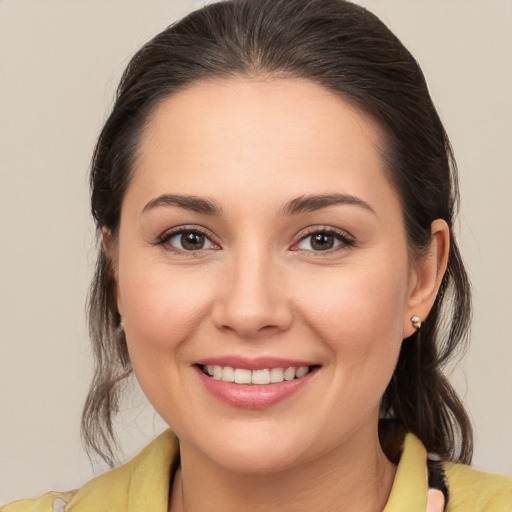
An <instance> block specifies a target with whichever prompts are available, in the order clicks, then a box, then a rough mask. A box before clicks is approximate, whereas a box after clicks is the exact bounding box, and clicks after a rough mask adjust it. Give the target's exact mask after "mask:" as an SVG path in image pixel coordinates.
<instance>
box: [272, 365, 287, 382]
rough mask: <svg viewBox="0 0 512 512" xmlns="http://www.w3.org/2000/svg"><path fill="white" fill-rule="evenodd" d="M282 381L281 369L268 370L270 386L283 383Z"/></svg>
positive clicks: (282, 373)
mask: <svg viewBox="0 0 512 512" xmlns="http://www.w3.org/2000/svg"><path fill="white" fill-rule="evenodd" d="M283 380H284V370H283V369H282V368H272V370H270V382H272V384H275V383H277V382H283Z"/></svg>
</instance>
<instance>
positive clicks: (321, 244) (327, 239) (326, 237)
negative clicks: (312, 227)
mask: <svg viewBox="0 0 512 512" xmlns="http://www.w3.org/2000/svg"><path fill="white" fill-rule="evenodd" d="M335 242H336V239H335V238H334V235H330V234H326V233H317V234H316V235H313V236H311V242H310V244H311V248H312V249H313V250H315V251H327V250H328V249H332V248H333V247H334V243H335Z"/></svg>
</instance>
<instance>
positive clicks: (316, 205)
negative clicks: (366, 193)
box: [283, 193, 375, 215]
mask: <svg viewBox="0 0 512 512" xmlns="http://www.w3.org/2000/svg"><path fill="white" fill-rule="evenodd" d="M340 204H341V205H345V204H346V205H353V206H360V207H362V208H364V209H365V210H368V211H370V212H372V213H373V214H375V210H374V209H373V208H372V207H371V206H370V205H369V204H368V203H367V202H366V201H363V200H362V199H360V198H359V197H356V196H353V195H350V194H338V193H335V194H319V195H308V196H300V197H297V198H296V199H292V200H291V201H290V202H288V203H286V205H285V206H284V208H283V213H284V214H285V215H298V214H300V213H305V212H312V211H315V210H320V209H322V208H327V207H328V206H334V205H340Z"/></svg>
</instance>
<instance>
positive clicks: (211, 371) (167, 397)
mask: <svg viewBox="0 0 512 512" xmlns="http://www.w3.org/2000/svg"><path fill="white" fill-rule="evenodd" d="M91 185H92V211H93V216H94V218H95V220H96V223H97V227H98V232H99V233H101V239H102V248H101V251H100V255H99V259H98V265H97V272H96V277H95V281H94V283H93V288H92V294H91V308H90V327H91V334H92V338H93V343H94V348H95V354H96V358H97V368H96V374H95V378H94V381H93V384H92V387H91V391H90V394H89V397H88V401H87V403H86V406H85V410H84V417H83V432H84V438H85V440H86V442H87V443H88V446H89V447H90V448H91V449H92V450H94V451H96V452H97V453H100V454H102V455H103V456H104V457H105V459H106V460H111V459H112V455H113V454H112V451H111V449H110V444H111V441H112V415H113V414H114V413H115V412H116V407H117V404H118V398H119V389H120V384H122V383H123V381H124V379H125V378H126V377H128V376H129V375H130V374H131V373H132V371H133V372H134V373H135V376H136V377H137V379H138V381H139V383H140V385H141V387H142V389H143V391H144V392H145V394H146V396H147V397H148V399H149V401H150V402H151V403H152V404H153V406H154V407H155V409H156V410H157V411H158V412H159V414H160V415H161V416H162V417H163V418H164V419H165V421H166V422H167V423H168V424H169V425H170V427H171V428H172V429H173V431H174V432H175V433H176V435H177V439H179V442H178V441H177V439H176V438H175V437H174V435H173V434H171V433H170V432H167V433H165V434H163V435H162V436H161V437H160V438H158V439H157V440H156V441H155V442H154V443H152V444H151V445H150V446H149V447H148V448H147V449H146V450H145V451H143V452H142V453H141V455H140V456H139V457H138V458H136V459H134V460H133V461H132V462H130V463H129V464H128V465H125V466H123V467H121V468H119V469H117V470H114V471H113V472H111V473H108V474H106V475H104V476H100V477H99V478H98V479H96V480H93V481H92V482H90V483H89V484H86V485H85V486H84V487H83V488H81V489H80V490H78V491H76V492H72V493H62V494H48V495H46V496H44V497H42V498H41V499H40V500H37V501H35V502H26V501H25V502H19V503H18V504H13V505H11V506H7V507H5V512H10V511H11V510H52V509H53V510H59V509H60V510H64V509H65V510H68V511H73V510H76V511H77V512H80V510H95V509H105V510H155V511H157V510H171V511H181V510H184V511H187V512H190V511H195V510H200V509H201V510H204V509H206V510H220V509H221V508H222V509H227V510H231V509H232V510H240V509H241V508H244V509H248V510H274V509H275V510H290V511H293V510H304V509H306V508H307V509H312V510H358V511H366V510H368V511H370V510H385V511H386V512H389V511H394V510H421V511H423V510H425V509H426V507H427V506H429V507H437V509H439V507H440V506H441V505H440V504H439V498H440V497H442V500H443V501H445V502H446V501H447V502H448V503H447V507H448V508H447V510H496V511H498V510H507V509H510V508H511V507H512V483H511V481H510V479H508V478H506V477H500V476H496V475H486V474H483V473H479V472H476V471H474V470H472V469H470V468H468V467H467V466H465V465H464V464H465V463H469V462H470V460H471V452H472V434H471V427H470V423H469V420H468V417H467V415H466V413H465V411H464V408H463V406H462V404H461V403H460V401H459V399H458V397H457V396H456V394H455V393H454V391H453V390H452V388H451V387H450V385H449V383H448V382H447V381H446V380H445V378H444V377H443V376H442V374H441V372H440V365H441V364H442V363H443V362H444V361H446V360H447V359H448V358H449V357H450V355H451V354H452V353H453V351H454V350H455V349H456V348H457V347H458V346H459V345H460V343H462V342H463V341H464V337H465V334H466V331H467V325H468V319H469V314H470V303H469V294H468V292H469V286H468V283H467V278H466V274H465V270H464V267H463V264H462V261H461V259H460V256H459V253H458V249H457V245H456V241H455V239H454V236H453V233H452V231H451V227H452V224H453V219H454V213H455V209H456V204H457V196H458V191H457V176H456V169H455V164H454V162H453V158H452V155H451V150H450V146H449V142H448V139H447V137H446V134H445V132H444V129H443V127H442V125H441V122H440V120H439V118H438V116H437V114H436V111H435V109H434V107H433V105H432V102H431V100H430V97H429V95H428V91H427V88H426V84H425V81H424V79H423V76H422V74H421V71H420V70H419V68H418V66H417V64H416V63H415V61H414V59H413V58H412V57H411V56H410V54H409V53H408V52H407V51H406V50H405V48H404V47H403V46H402V45H401V43H400V42H399V41H398V40H397V39H396V38H395V37H394V36H393V35H392V34H391V33H390V32H389V31H388V29H387V28H386V27H385V26H384V25H382V23H381V22H380V21H379V20H377V19H376V18H375V17H374V16H373V15H371V14H370V13H368V12H367V11H365V10H363V9H361V8H359V7H356V6H354V5H352V4H349V3H346V2H342V1H338V0H327V1H325V0H322V1H320V0H318V1H314V0H313V1H311V0H287V1H281V0H278V1H276V0H272V1H270V0H249V1H235V2H227V3H218V4H213V5H211V6H209V7H206V8H204V9H202V10H200V11H197V12H196V13H193V14H191V15H190V16H188V17H187V18H185V19H184V20H183V21H181V22H180V23H178V24H176V25H174V26H173V27H170V28H169V29H167V30H166V31H164V32H162V33H161V34H159V35H158V36H156V38H154V39H153V40H152V41H151V42H149V43H148V44H147V45H146V46H145V47H143V48H142V49H141V50H140V51H139V52H138V53H137V55H136V56H135V57H134V58H133V60H132V61H131V63H130V65H129V66H128V69H127V70H126V72H125V75H124V77H123V79H122V82H121V85H120V88H119V93H118V98H117V101H116V104H115V106H114V109H113V112H112V114H111V116H110V117H109V119H108V120H107V122H106V124H105V127H104V129H103V131H102V133H101V135H100V139H99V141H98V144H97V147H96V151H95V155H94V159H93V167H92V174H91ZM442 326H449V328H447V329H443V328H442ZM406 432H407V434H406ZM178 450H179V454H178ZM427 452H428V453H429V454H430V455H431V457H430V458H431V459H432V460H431V461H429V462H427V461H426V457H427V455H426V454H427ZM434 459H435V460H438V461H440V462H433V460H434ZM453 463H459V464H453ZM427 478H428V480H429V483H430V487H431V490H432V491H429V493H427ZM434 489H438V492H436V491H435V490H434ZM439 491H440V492H441V494H439ZM427 496H429V497H430V498H429V499H430V501H429V502H427ZM436 501H437V503H435V502H436Z"/></svg>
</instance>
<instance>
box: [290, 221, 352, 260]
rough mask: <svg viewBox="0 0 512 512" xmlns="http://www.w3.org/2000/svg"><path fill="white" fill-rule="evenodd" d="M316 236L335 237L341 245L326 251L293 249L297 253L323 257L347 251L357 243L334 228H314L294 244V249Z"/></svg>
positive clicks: (345, 233)
mask: <svg viewBox="0 0 512 512" xmlns="http://www.w3.org/2000/svg"><path fill="white" fill-rule="evenodd" d="M314 235H327V236H333V237H334V238H335V240H336V241H337V242H339V245H338V246H336V247H332V248H330V249H325V250H318V251H314V250H309V249H300V248H296V249H293V250H295V251H307V252H310V253H312V254H314V255H315V256H321V255H323V254H332V253H334V252H337V251H340V250H346V249H349V248H351V247H353V246H354V245H355V243H356V241H355V239H354V238H353V237H352V236H351V235H349V234H348V233H347V232H345V231H341V230H338V229H335V228H332V227H312V228H309V229H308V230H307V231H306V233H304V234H303V235H302V236H301V237H300V240H299V241H298V242H296V243H295V244H294V247H295V246H297V245H298V244H300V243H301V242H303V241H304V240H307V239H308V238H311V237H313V236H314Z"/></svg>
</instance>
